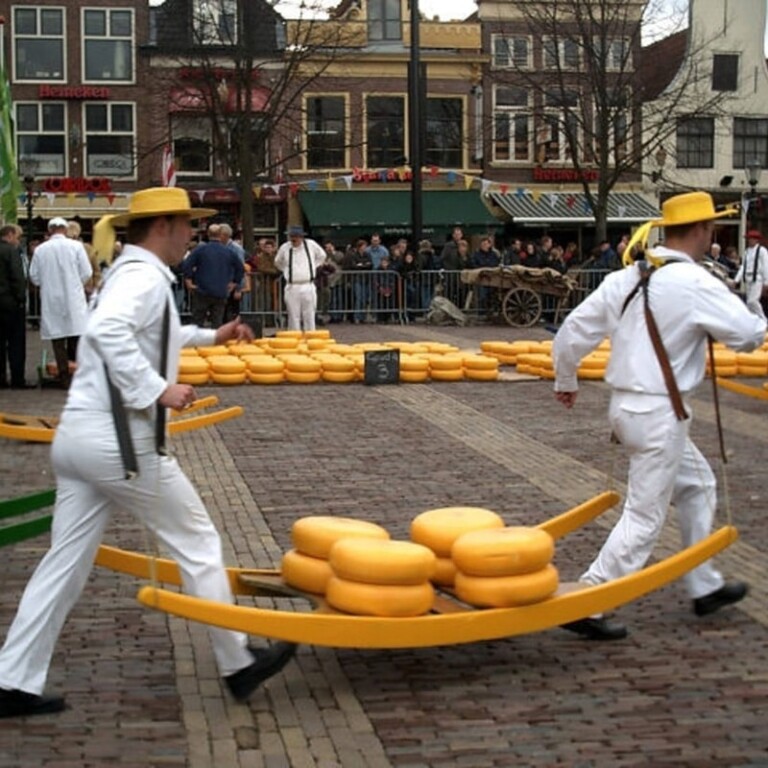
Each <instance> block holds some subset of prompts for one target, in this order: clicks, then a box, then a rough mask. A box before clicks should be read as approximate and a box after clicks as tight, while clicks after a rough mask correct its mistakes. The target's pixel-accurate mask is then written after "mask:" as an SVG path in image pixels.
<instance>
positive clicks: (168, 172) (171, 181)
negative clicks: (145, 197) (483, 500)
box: [163, 144, 176, 187]
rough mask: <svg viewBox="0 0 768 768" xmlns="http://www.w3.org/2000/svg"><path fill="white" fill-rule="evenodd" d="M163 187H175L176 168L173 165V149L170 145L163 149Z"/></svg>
mask: <svg viewBox="0 0 768 768" xmlns="http://www.w3.org/2000/svg"><path fill="white" fill-rule="evenodd" d="M163 186H164V187H175V186H176V166H175V165H174V164H173V149H172V148H171V145H170V144H166V145H165V147H164V148H163Z"/></svg>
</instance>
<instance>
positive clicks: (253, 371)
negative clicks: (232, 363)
mask: <svg viewBox="0 0 768 768" xmlns="http://www.w3.org/2000/svg"><path fill="white" fill-rule="evenodd" d="M247 362H248V380H249V381H250V382H251V383H252V384H281V383H282V382H283V381H285V373H284V371H285V363H284V362H283V361H282V360H278V359H277V358H276V357H272V355H249V356H248V361H247Z"/></svg>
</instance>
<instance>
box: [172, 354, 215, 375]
mask: <svg viewBox="0 0 768 768" xmlns="http://www.w3.org/2000/svg"><path fill="white" fill-rule="evenodd" d="M208 370H209V368H208V361H207V360H206V359H205V358H204V357H200V355H195V356H194V357H192V355H186V356H184V357H182V358H180V359H179V373H180V374H186V373H204V374H206V375H207V374H208Z"/></svg>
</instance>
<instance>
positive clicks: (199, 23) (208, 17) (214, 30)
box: [192, 0, 237, 45]
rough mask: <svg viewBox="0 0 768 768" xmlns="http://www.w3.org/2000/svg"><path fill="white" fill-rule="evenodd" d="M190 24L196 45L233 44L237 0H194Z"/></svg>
mask: <svg viewBox="0 0 768 768" xmlns="http://www.w3.org/2000/svg"><path fill="white" fill-rule="evenodd" d="M192 26H193V30H194V42H195V44H196V45H234V44H235V43H237V0H194V3H193V6H192Z"/></svg>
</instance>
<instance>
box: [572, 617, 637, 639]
mask: <svg viewBox="0 0 768 768" xmlns="http://www.w3.org/2000/svg"><path fill="white" fill-rule="evenodd" d="M561 627H562V628H563V629H567V630H568V631H569V632H575V633H576V634H577V635H582V636H583V637H586V638H587V639H588V640H623V639H624V638H625V637H626V636H627V635H628V634H629V632H627V628H626V627H625V626H624V625H623V624H619V623H618V622H616V621H609V620H608V619H606V618H599V619H594V618H591V617H589V616H588V617H587V618H586V619H578V620H577V621H571V622H569V623H568V624H561Z"/></svg>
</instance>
